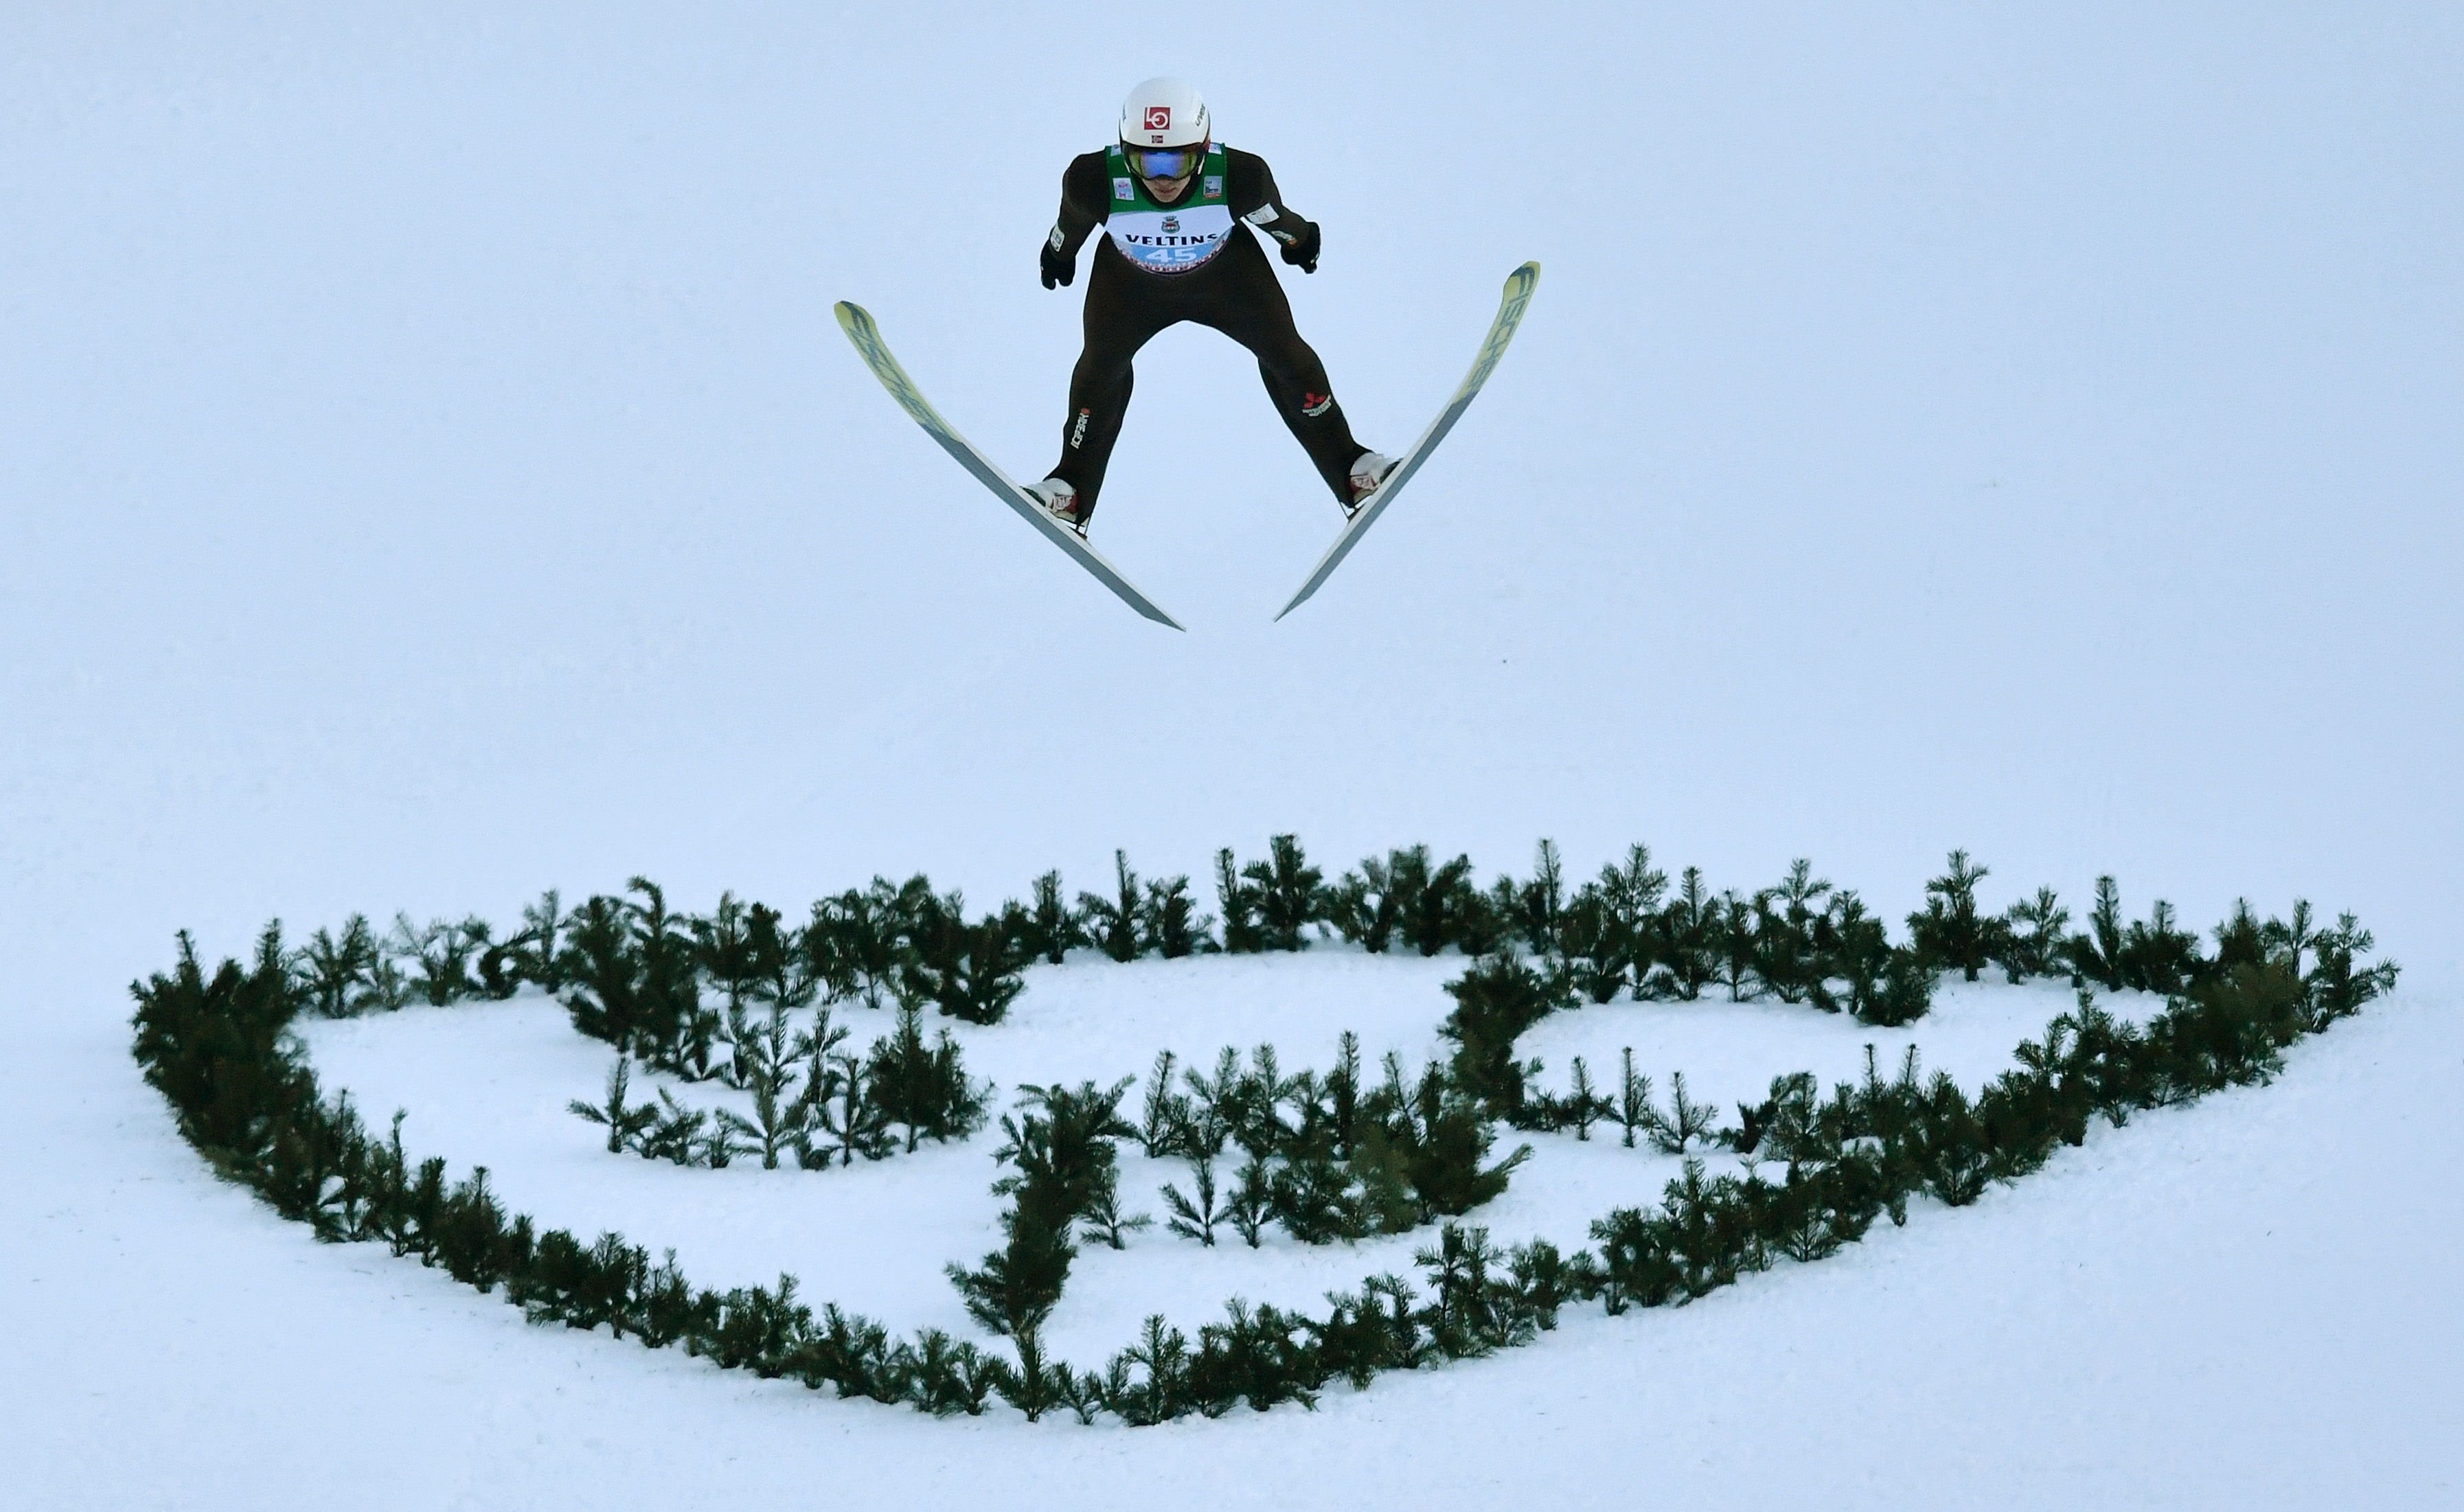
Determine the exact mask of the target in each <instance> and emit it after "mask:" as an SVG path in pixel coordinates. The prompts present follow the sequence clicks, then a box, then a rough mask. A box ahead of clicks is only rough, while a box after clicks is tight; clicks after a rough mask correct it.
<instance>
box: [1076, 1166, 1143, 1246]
mask: <svg viewBox="0 0 2464 1512" xmlns="http://www.w3.org/2000/svg"><path fill="white" fill-rule="evenodd" d="M1093 1187H1094V1191H1093V1192H1092V1193H1091V1194H1089V1196H1088V1198H1087V1202H1086V1206H1085V1208H1084V1209H1083V1211H1082V1216H1084V1217H1085V1218H1086V1220H1087V1225H1086V1227H1084V1228H1082V1229H1080V1230H1079V1231H1078V1237H1079V1238H1083V1239H1085V1240H1087V1241H1088V1242H1089V1243H1090V1244H1108V1245H1110V1246H1111V1247H1112V1248H1113V1249H1123V1248H1126V1247H1127V1245H1126V1241H1125V1236H1127V1235H1131V1234H1134V1233H1136V1232H1137V1231H1138V1230H1140V1229H1143V1228H1148V1227H1151V1226H1153V1224H1154V1223H1155V1219H1154V1218H1153V1217H1152V1216H1148V1215H1147V1214H1144V1213H1136V1214H1124V1213H1123V1212H1122V1211H1121V1176H1120V1171H1119V1169H1118V1168H1117V1167H1115V1166H1111V1165H1109V1164H1108V1165H1100V1166H1098V1167H1096V1168H1095V1173H1094V1177H1093Z"/></svg>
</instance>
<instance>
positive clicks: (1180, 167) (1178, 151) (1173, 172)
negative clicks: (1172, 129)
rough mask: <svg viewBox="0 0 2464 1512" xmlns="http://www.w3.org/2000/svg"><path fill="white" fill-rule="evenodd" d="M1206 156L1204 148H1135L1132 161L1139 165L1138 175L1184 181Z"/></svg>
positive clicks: (1131, 152)
mask: <svg viewBox="0 0 2464 1512" xmlns="http://www.w3.org/2000/svg"><path fill="white" fill-rule="evenodd" d="M1205 156H1206V149H1205V148H1204V147H1133V148H1132V149H1131V150H1130V159H1131V161H1132V162H1133V163H1135V164H1137V168H1138V174H1139V176H1140V177H1142V178H1149V179H1184V178H1187V177H1188V176H1189V175H1190V174H1191V173H1192V172H1194V171H1196V170H1197V167H1198V161H1199V159H1200V158H1203V157H1205Z"/></svg>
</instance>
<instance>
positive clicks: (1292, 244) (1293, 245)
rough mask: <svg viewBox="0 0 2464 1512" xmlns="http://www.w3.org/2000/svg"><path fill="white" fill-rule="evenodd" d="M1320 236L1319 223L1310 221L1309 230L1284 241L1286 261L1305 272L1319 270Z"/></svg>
mask: <svg viewBox="0 0 2464 1512" xmlns="http://www.w3.org/2000/svg"><path fill="white" fill-rule="evenodd" d="M1319 241H1320V237H1319V235H1318V229H1317V223H1316V222H1315V221H1311V222H1309V230H1305V231H1303V232H1301V233H1300V234H1299V235H1298V236H1295V237H1293V238H1292V239H1291V240H1290V241H1287V242H1285V243H1284V261H1286V262H1287V263H1289V264H1291V265H1292V266H1293V267H1295V268H1298V269H1299V270H1300V271H1301V272H1303V273H1315V272H1317V250H1318V243H1319Z"/></svg>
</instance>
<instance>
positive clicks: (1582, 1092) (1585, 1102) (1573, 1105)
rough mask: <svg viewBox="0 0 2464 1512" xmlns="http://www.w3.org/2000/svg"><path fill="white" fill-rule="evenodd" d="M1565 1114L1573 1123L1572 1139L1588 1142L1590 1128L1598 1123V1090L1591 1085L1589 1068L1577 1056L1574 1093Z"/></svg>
mask: <svg viewBox="0 0 2464 1512" xmlns="http://www.w3.org/2000/svg"><path fill="white" fill-rule="evenodd" d="M1566 1113H1567V1116H1568V1117H1569V1118H1570V1119H1572V1120H1573V1125H1574V1138H1575V1139H1577V1140H1589V1139H1590V1138H1591V1137H1592V1126H1593V1125H1594V1124H1595V1123H1597V1122H1599V1117H1600V1095H1599V1089H1598V1088H1596V1087H1595V1086H1593V1085H1592V1070H1591V1067H1589V1066H1587V1065H1585V1064H1584V1063H1583V1058H1582V1057H1581V1056H1579V1055H1578V1056H1576V1057H1574V1091H1573V1097H1572V1099H1571V1100H1570V1102H1569V1106H1568V1107H1567V1109H1566Z"/></svg>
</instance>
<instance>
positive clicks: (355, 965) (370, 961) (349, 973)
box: [292, 904, 2308, 1019]
mask: <svg viewBox="0 0 2464 1512" xmlns="http://www.w3.org/2000/svg"><path fill="white" fill-rule="evenodd" d="M2307 907H2308V906H2307V905H2306V904H2305V905H2303V908H2304V909H2307ZM2304 917H2305V920H2306V913H2305V915H2304ZM379 953H380V952H379V949H378V946H377V936H376V931H374V930H373V929H371V928H369V926H368V918H367V915H366V914H364V913H354V914H352V915H351V916H350V918H349V919H347V920H345V921H344V922H343V925H342V932H341V935H340V936H336V935H334V934H331V933H329V932H327V931H324V930H319V931H317V932H316V933H314V934H312V935H310V936H309V937H308V943H307V944H306V945H303V946H301V947H300V948H299V951H298V953H297V955H295V956H294V957H293V958H292V975H293V977H294V978H295V979H296V980H297V983H298V984H299V987H300V989H301V991H302V992H303V993H304V994H305V996H306V997H307V999H308V1006H309V1007H310V1008H311V1009H312V1010H314V1011H315V1012H316V1013H318V1014H319V1015H320V1016H322V1017H324V1018H327V1019H344V1018H348V1017H350V1016H351V1015H352V1014H355V1013H359V1012H361V1011H362V1010H363V1009H364V1008H365V1007H366V1006H367V992H368V986H369V981H370V976H371V975H372V973H373V972H374V971H375V969H376V965H377V960H378V956H379Z"/></svg>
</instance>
